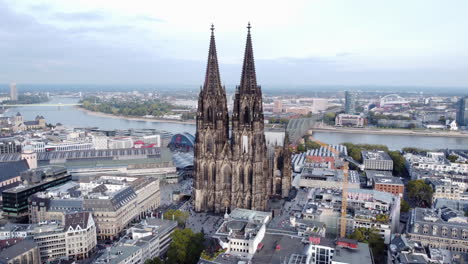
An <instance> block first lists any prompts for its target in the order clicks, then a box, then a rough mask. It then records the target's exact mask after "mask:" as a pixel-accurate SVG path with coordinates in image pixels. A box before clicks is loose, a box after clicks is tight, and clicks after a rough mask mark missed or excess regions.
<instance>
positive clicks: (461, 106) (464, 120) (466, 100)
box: [457, 96, 468, 127]
mask: <svg viewBox="0 0 468 264" xmlns="http://www.w3.org/2000/svg"><path fill="white" fill-rule="evenodd" d="M457 123H458V126H460V127H461V126H468V96H465V97H462V98H460V100H459V101H458V105H457Z"/></svg>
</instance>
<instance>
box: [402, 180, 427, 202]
mask: <svg viewBox="0 0 468 264" xmlns="http://www.w3.org/2000/svg"><path fill="white" fill-rule="evenodd" d="M406 190H407V192H408V197H409V198H410V199H412V200H414V201H415V202H416V204H417V205H418V206H424V207H430V206H431V204H432V193H433V190H432V188H431V186H430V185H429V184H427V183H426V182H425V181H424V180H413V181H409V182H408V185H407V187H406Z"/></svg>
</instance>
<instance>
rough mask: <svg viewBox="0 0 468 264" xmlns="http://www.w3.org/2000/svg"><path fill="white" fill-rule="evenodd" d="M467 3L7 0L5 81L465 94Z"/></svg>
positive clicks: (1, 3) (2, 22) (2, 51)
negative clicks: (211, 72)
mask: <svg viewBox="0 0 468 264" xmlns="http://www.w3.org/2000/svg"><path fill="white" fill-rule="evenodd" d="M467 14H468V1H466V0H451V1H440V0H411V1H408V0H391V1H380V0H352V1H350V0H341V1H339V0H307V1H284V0H283V1H274V0H266V1H259V0H256V1H252V0H236V1H227V0H226V1H223V0H217V1H216V0H214V1H205V0H196V1H189V0H187V1H175V0H174V1H170V0H165V1H159V0H158V1H156V0H131V1H130V0H122V1H120V0H79V1H71V0H70V1H68V0H49V1H46V0H0V59H1V61H0V83H9V82H17V83H19V84H21V83H51V84H54V83H70V84H82V83H84V84H117V83H118V84H132V83H134V84H157V85H161V84H190V85H195V86H198V85H200V84H202V82H203V75H204V71H205V67H206V57H207V52H208V44H209V36H210V30H209V27H210V24H211V23H212V22H213V23H214V24H215V28H216V30H215V34H216V41H217V49H218V59H219V61H220V63H221V65H220V68H221V78H222V81H223V82H224V83H225V84H226V85H234V84H236V83H238V82H239V79H240V71H241V63H242V57H243V49H244V45H245V37H246V25H247V22H248V21H250V22H251V23H252V37H253V45H254V53H255V58H256V62H257V65H256V66H257V74H258V80H259V83H260V84H262V85H285V84H286V85H287V84H290V85H412V86H460V87H468V15H467Z"/></svg>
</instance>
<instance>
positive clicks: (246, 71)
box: [240, 22, 257, 93]
mask: <svg viewBox="0 0 468 264" xmlns="http://www.w3.org/2000/svg"><path fill="white" fill-rule="evenodd" d="M251 28H252V27H251V26H250V22H249V24H248V25H247V43H246V44H245V53H244V64H243V66H242V76H241V82H240V92H241V93H255V91H257V77H256V74H255V63H254V56H253V48H252V37H251V36H250V29H251Z"/></svg>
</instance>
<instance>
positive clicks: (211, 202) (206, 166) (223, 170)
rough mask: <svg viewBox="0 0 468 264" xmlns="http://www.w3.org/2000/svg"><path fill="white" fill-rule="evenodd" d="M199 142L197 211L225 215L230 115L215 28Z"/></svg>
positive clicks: (200, 112) (202, 98) (202, 94)
mask: <svg viewBox="0 0 468 264" xmlns="http://www.w3.org/2000/svg"><path fill="white" fill-rule="evenodd" d="M196 126H197V132H196V136H195V138H196V140H195V168H194V169H195V182H194V187H195V210H196V211H198V212H200V211H215V212H224V210H225V209H224V208H226V207H230V195H231V170H230V159H229V158H230V157H229V155H230V148H229V115H228V110H227V101H226V91H225V88H224V87H223V86H221V77H220V74H219V67H218V57H217V54H216V43H215V37H214V26H213V25H212V26H211V39H210V48H209V51H208V63H207V66H206V75H205V83H204V84H203V87H202V88H201V90H200V94H199V98H198V110H197V125H196Z"/></svg>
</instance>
